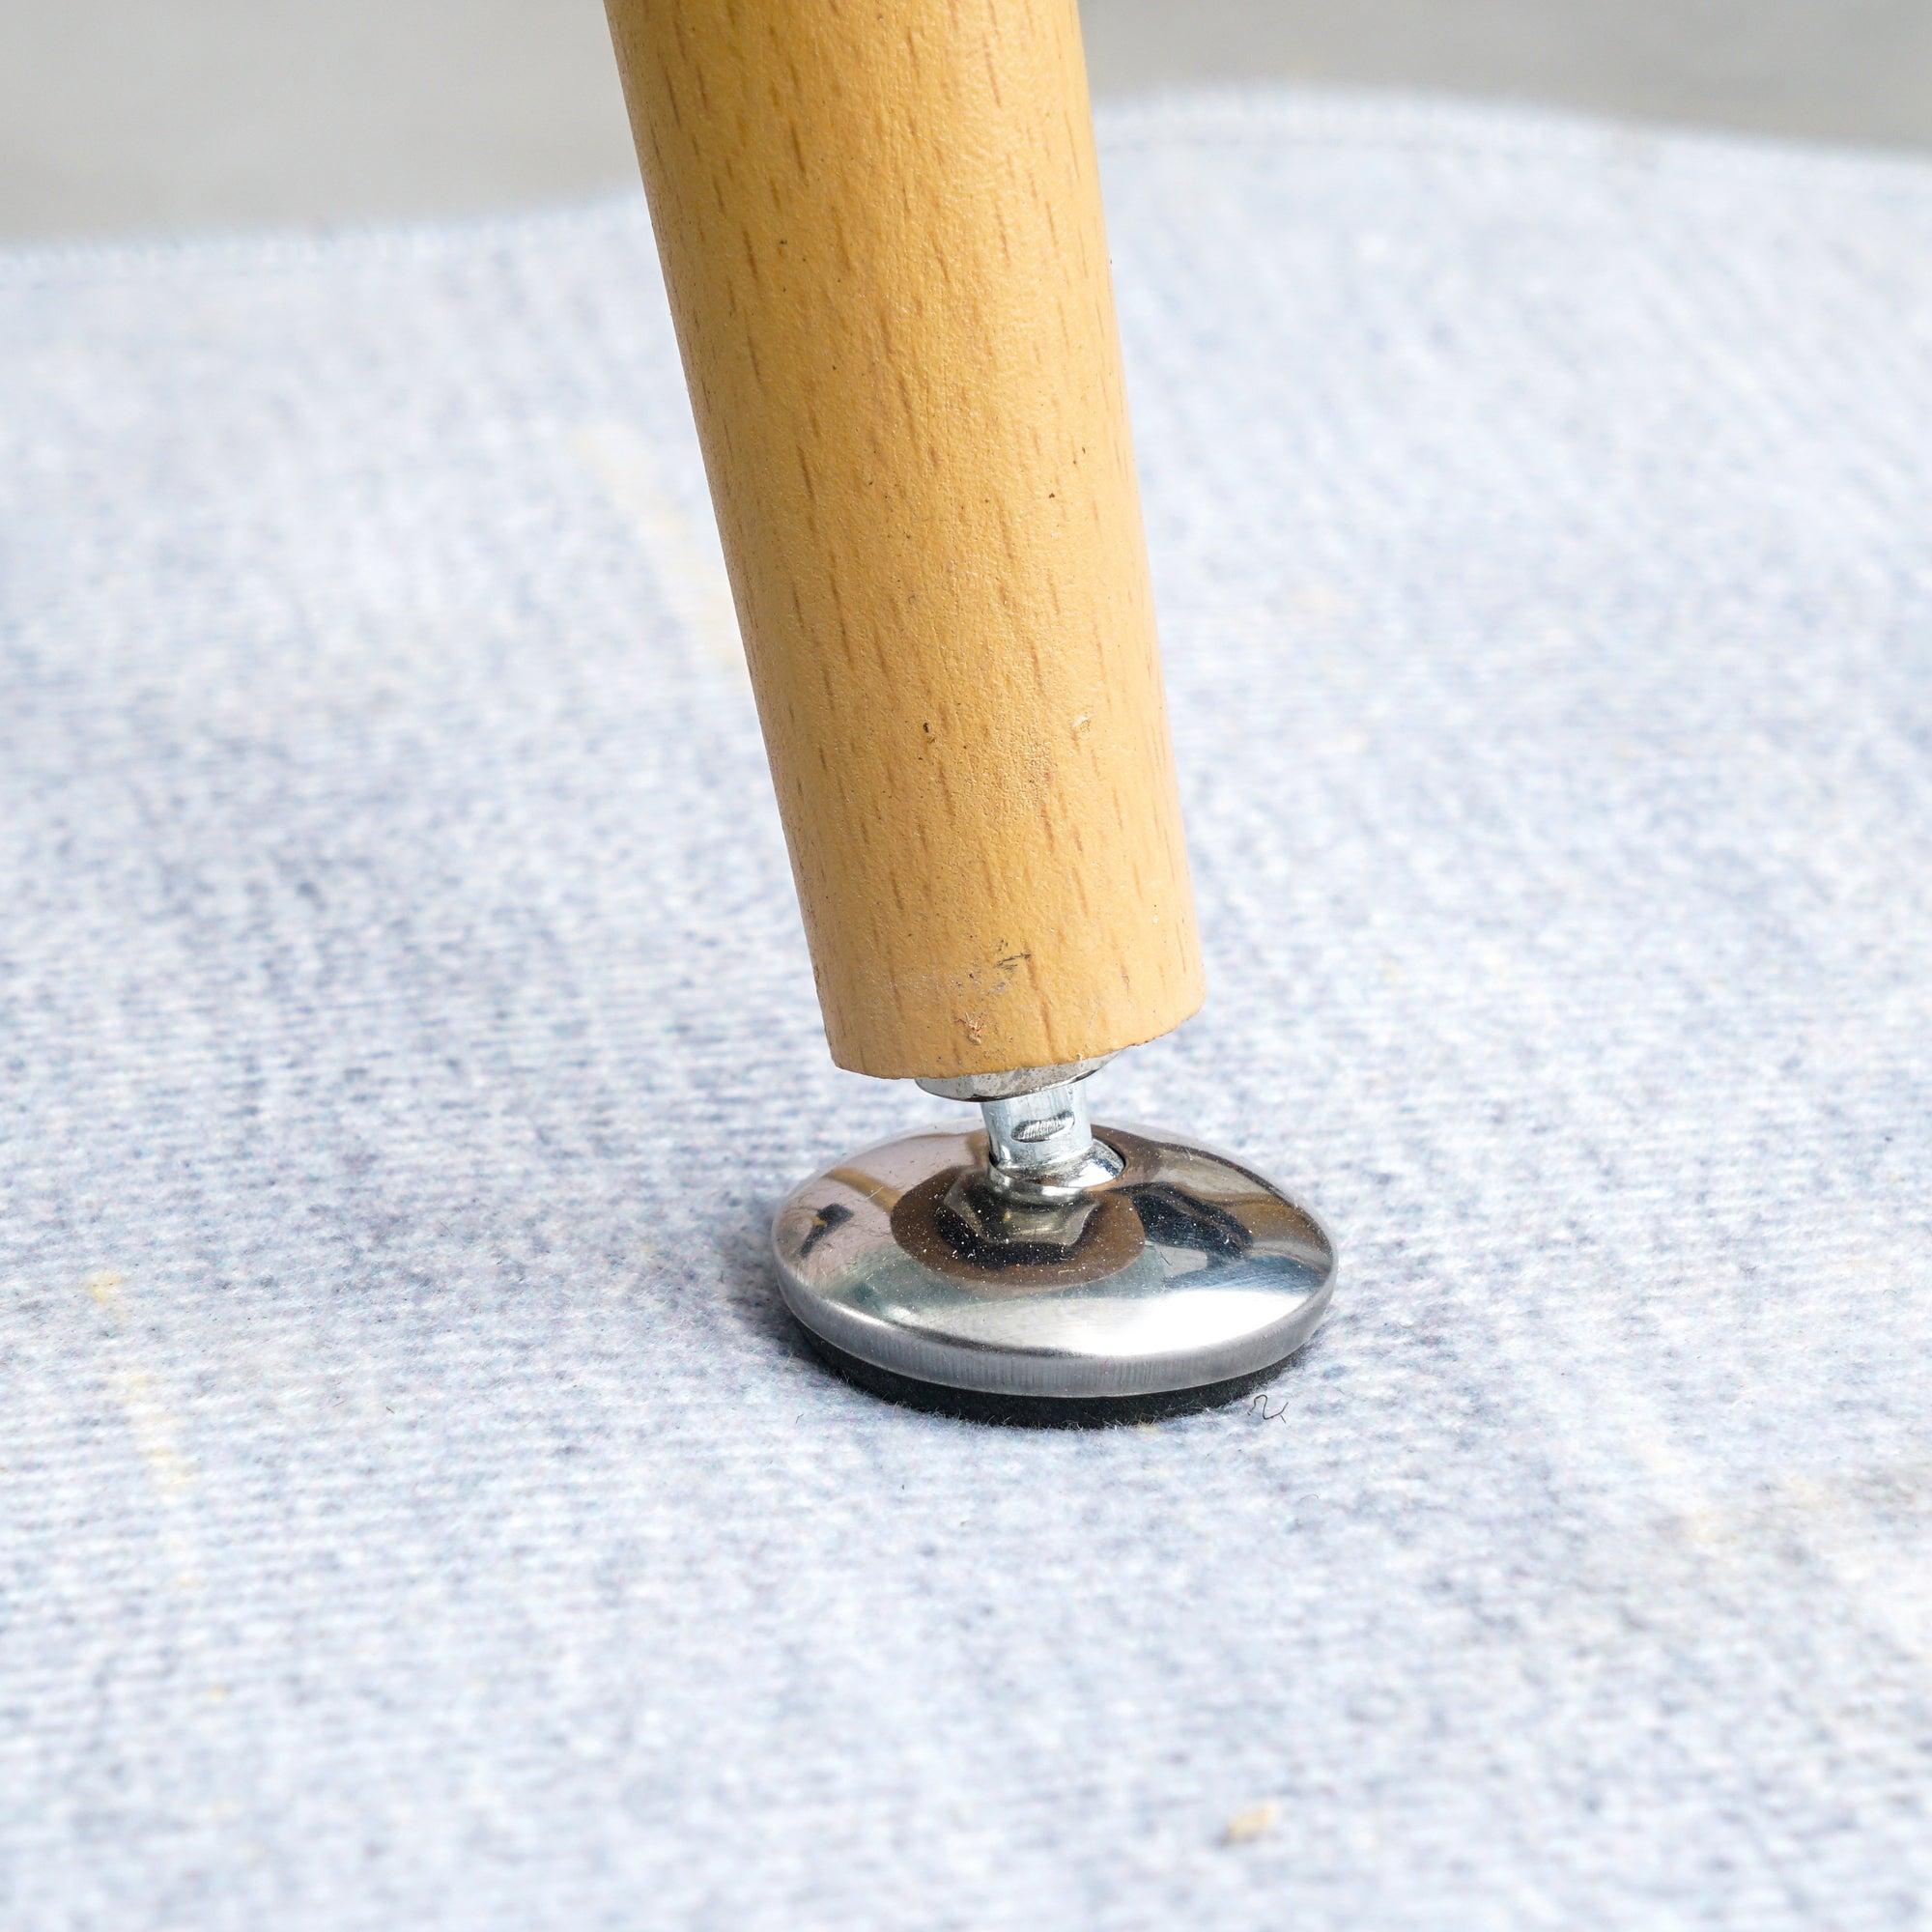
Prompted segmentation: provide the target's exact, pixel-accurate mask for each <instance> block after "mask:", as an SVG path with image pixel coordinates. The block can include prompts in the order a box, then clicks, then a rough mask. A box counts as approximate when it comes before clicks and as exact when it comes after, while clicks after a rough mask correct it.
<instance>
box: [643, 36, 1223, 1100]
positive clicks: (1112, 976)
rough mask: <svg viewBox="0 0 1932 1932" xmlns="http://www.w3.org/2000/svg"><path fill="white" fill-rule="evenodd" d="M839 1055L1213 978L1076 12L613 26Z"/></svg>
mask: <svg viewBox="0 0 1932 1932" xmlns="http://www.w3.org/2000/svg"><path fill="white" fill-rule="evenodd" d="M609 8H610V14H611V31H612V36H613V39H614V40H615V43H616V48H617V58H618V64H619V67H620V69H621V71H622V73H623V78H624V90H625V96H626V99H627V100H628V102H629V105H630V112H631V121H632V126H633V128H634V130H635V132H636V135H637V144H638V153H639V160H640V162H641V164H642V168H643V175H644V182H645V186H646V189H647V191H648V194H649V198H650V204H651V213H652V218H653V222H654V224H655V227H656V230H657V237H658V247H659V252H660V254H661V256H662V258H663V262H664V270H665V279H666V282H667V285H668V289H669V292H670V300H671V306H672V309H673V312H674V314H675V317H676V323H677V331H678V340H679V344H680V346H681V349H682V352H683V356H684V365H685V374H686V377H687V379H688V381H689V383H690V386H691V394H692V401H693V406H694V409H695V410H696V417H697V427H698V433H699V437H700V440H701V441H702V444H703V448H704V457H705V464H706V468H707V470H708V472H709V476H710V481H711V490H712V497H713V500H714V502H715V504H716V506H717V512H718V520H719V525H720V528H721V530H722V533H723V537H724V544H725V557H726V560H727V562H728V564H729V566H730V573H731V583H732V590H733V593H734V595H735V598H736V601H737V607H738V618H739V624H740V627H741V629H742V630H743V633H744V638H745V647H746V652H747V656H748V658H749V661H750V665H751V670H752V679H753V687H754V689H755V691H756V694H757V702H758V710H759V715H760V718H761V721H762V723H763V726H764V733H765V743H766V747H767V750H768V751H769V753H770V756H771V764H772V774H773V778H774V781H775V782H776V784H777V788H778V797H779V805H780V809H781V812H782V815H783V819H784V826H785V835H786V838H787V840H788V842H789V845H790V849H791V858H792V867H793V871H794V874H795V876H796V878H797V882H798V893H799V899H800V902H801V904H802V906H803V909H804V913H805V923H806V930H807V933H808V936H809V938H810V944H811V952H812V961H813V965H814V968H815V971H816V975H817V980H818V993H819V1001H820V1004H821V1006H822V1007H823V1009H824V1013H825V1027H826V1034H827V1036H828V1037H829V1039H830V1041H831V1046H832V1052H833V1057H834V1058H835V1059H836V1060H837V1061H838V1063H839V1065H843V1066H849V1067H853V1068H855V1069H857V1070H858V1071H860V1072H865V1073H875V1074H887V1075H906V1074H925V1075H957V1074H965V1073H985V1072H994V1071H1003V1070H1005V1069H1008V1068H1011V1067H1019V1066H1034V1065H1050V1064H1052V1063H1055V1062H1060V1061H1070V1060H1076V1059H1081V1058H1085V1057H1086V1056H1089V1055H1094V1054H1100V1053H1105V1052H1109V1051H1111V1050H1113V1049H1114V1048H1117V1047H1122V1046H1127V1045H1131V1044H1133V1043H1134V1042H1136V1041H1139V1040H1143V1039H1148V1038H1151V1037H1152V1036H1154V1035H1156V1034H1160V1033H1165V1032H1166V1031H1167V1030H1168V1029H1170V1028H1171V1027H1174V1026H1176V1025H1178V1024H1179V1022H1180V1021H1181V1020H1183V1019H1185V1018H1186V1017H1187V1015H1188V1014H1189V1013H1191V1012H1192V1011H1193V1010H1194V1009H1196V1008H1197V1007H1198V1006H1199V1005H1200V1002H1201V990H1202V988H1201V964H1200V954H1199V948H1198V944H1197V941H1196V937H1195V930H1194V918H1193V909H1192V904H1191V900H1190V896H1189V892H1188V884H1187V870H1186V857H1185V853H1184V851H1183V848H1182V842H1181V832H1180V813H1179V801H1178V799H1177V796H1176V791H1175V783H1174V772H1173V762H1172V757H1171V754H1170V752H1169V749H1168V734H1167V723H1166V716H1165V711H1164V707H1163V702H1162V696H1161V688H1160V669H1159V664H1158V657H1157V651H1156V646H1155V639H1154V629H1153V618H1152V606H1151V598H1150V594H1149V584H1148V568H1147V554H1146V546H1145V542H1144V539H1143V536H1142V531H1141V516H1140V504H1139V498H1138V496H1137V493H1136V486H1135V481H1134V469H1133V458H1132V452H1131V449H1130V447H1129V443H1128V436H1127V421H1126V408H1125V402H1124V397H1123V393H1122V381H1121V360H1120V349H1119V342H1118V336H1117V329H1116V325H1115V318H1114V305H1113V292H1112V287H1111V282H1110V278H1109V272H1108V267H1107V253H1106V241H1105V236H1104V233H1103V230H1102V225H1101V217H1100V199H1099V185H1098V180H1097V176H1096V172H1095V166H1094V143H1093V128H1092V121H1091V117H1090V113H1089V108H1088V102H1087V83H1086V74H1085V71H1084V68H1083V65H1082V60H1081V53H1080V38H1079V27H1078V21H1077V19H1076V16H1075V12H1074V5H1073V0H609Z"/></svg>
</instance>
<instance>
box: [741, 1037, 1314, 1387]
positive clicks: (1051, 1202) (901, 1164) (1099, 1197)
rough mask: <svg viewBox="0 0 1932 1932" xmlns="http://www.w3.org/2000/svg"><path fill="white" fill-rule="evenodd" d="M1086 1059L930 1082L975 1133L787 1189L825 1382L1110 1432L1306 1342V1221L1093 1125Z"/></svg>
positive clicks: (1148, 1134) (802, 1292)
mask: <svg viewBox="0 0 1932 1932" xmlns="http://www.w3.org/2000/svg"><path fill="white" fill-rule="evenodd" d="M1098 1064H1101V1063H1088V1064H1085V1065H1082V1066H1080V1067H1079V1068H1078V1069H1075V1068H1069V1067H1054V1068H1046V1069H1036V1071H1037V1072H1042V1073H1044V1074H1046V1075H1047V1076H1048V1078H1047V1079H1046V1080H1045V1081H1044V1082H1043V1083H1042V1082H1037V1081H1035V1080H1033V1079H1030V1078H1029V1076H1028V1075H1027V1074H1026V1073H1020V1074H1013V1075H996V1076H991V1077H990V1078H988V1079H985V1080H982V1081H978V1082H974V1081H962V1082H957V1083H946V1086H947V1088H948V1089H949V1090H950V1091H952V1092H953V1093H955V1094H958V1097H961V1098H978V1099H979V1103H980V1115H981V1124H980V1128H978V1129H977V1130H975V1129H968V1128H936V1129H933V1130H931V1131H929V1132H924V1133H915V1134H909V1135H906V1136H904V1137H903V1138H900V1139H897V1140H891V1141H886V1142H883V1143H882V1144H881V1145H879V1146H878V1147H875V1148H870V1149H868V1150H867V1151H866V1152H864V1153H860V1154H855V1155H853V1156H851V1157H850V1158H849V1159H846V1160H843V1161H840V1162H838V1164H837V1165H836V1166H834V1167H830V1168H827V1169H826V1170H825V1172H824V1173H822V1174H819V1175H817V1176H815V1177H814V1178H813V1179H810V1180H809V1181H807V1182H806V1183H805V1184H804V1186H802V1187H800V1188H798V1189H796V1190H795V1191H794V1192H793V1193H792V1195H791V1196H790V1197H789V1199H787V1200H786V1202H785V1204H784V1206H783V1207H782V1208H781V1209H780V1210H779V1214H778V1218H777V1221H776V1222H775V1224H774V1227H773V1231H772V1239H773V1246H774V1248H775V1250H776V1253H777V1257H778V1264H779V1274H780V1278H781V1282H782V1285H783V1290H784V1297H785V1301H786V1303H787V1305H788V1306H789V1307H790V1309H791V1311H792V1313H793V1314H794V1315H795V1316H796V1317H797V1318H798V1320H799V1321H801V1322H802V1323H803V1324H804V1326H805V1328H806V1330H807V1332H808V1334H809V1335H810V1338H811V1340H812V1342H813V1343H814V1345H815V1346H816V1347H817V1348H818V1349H819V1350H820V1351H821V1352H823V1353H824V1354H826V1355H827V1356H828V1357H829V1359H830V1360H831V1361H832V1362H833V1364H834V1365H835V1366H836V1367H838V1368H839V1369H840V1370H842V1371H843V1372H844V1373H845V1374H847V1375H848V1376H850V1377H852V1378H853V1379H855V1380H857V1381H859V1382H862V1383H863V1384H865V1385H866V1386H867V1387H870V1388H873V1389H875V1390H877V1391H879V1392H881V1393H883V1394H887V1395H892V1396H896V1397H899V1398H901V1399H904V1400H910V1401H915V1402H920V1403H922V1404H924V1405H926V1406H937V1407H942V1408H949V1409H953V1410H957V1411H961V1412H965V1413H969V1414H976V1415H984V1416H989V1417H992V1418H994V1419H1011V1420H1017V1421H1031V1422H1089V1421H1106V1420H1112V1419H1125V1418H1127V1417H1129V1416H1133V1415H1138V1414H1150V1413H1159V1412H1171V1411H1173V1410H1176V1409H1183V1408H1189V1407H1200V1406H1208V1405H1209V1404H1212V1403H1214V1402H1218V1401H1226V1400H1228V1399H1230V1398H1232V1397H1234V1396H1236V1395H1238V1394H1241V1393H1243V1392H1244V1391H1246V1390H1247V1389H1249V1388H1251V1387H1253V1386H1255V1385H1256V1384H1257V1383H1259V1382H1260V1381H1262V1380H1264V1379H1265V1378H1267V1377H1268V1376H1270V1375H1272V1374H1273V1373H1274V1371H1275V1370H1276V1369H1278V1368H1280V1367H1281V1365H1282V1364H1283V1363H1284V1362H1286V1361H1287V1360H1288V1358H1289V1357H1290V1356H1292V1355H1293V1353H1294V1352H1295V1350H1298V1349H1299V1348H1300V1347H1301V1346H1302V1345H1303V1343H1305V1342H1306V1341H1307V1340H1308V1339H1309V1337H1310V1336H1311V1335H1312V1334H1313V1333H1314V1332H1315V1329H1316V1327H1317V1326H1318V1325H1319V1324H1320V1322H1321V1317H1322V1315H1323V1314H1324V1313H1325V1311H1326V1309H1327V1306H1328V1301H1329V1297H1330V1295H1331V1293H1333V1290H1334V1283H1335V1249H1334V1245H1333V1243H1332V1242H1331V1241H1330V1240H1329V1238H1328V1236H1327V1235H1326V1234H1325V1233H1324V1231H1323V1230H1322V1228H1321V1223H1320V1222H1318V1221H1317V1220H1316V1219H1315V1217H1314V1216H1313V1215H1312V1214H1311V1213H1309V1212H1308V1210H1307V1209H1306V1208H1299V1207H1297V1206H1296V1205H1295V1204H1294V1203H1293V1202H1292V1201H1290V1200H1289V1199H1288V1198H1287V1197H1286V1196H1285V1195H1283V1194H1282V1193H1281V1192H1280V1190H1279V1189H1277V1188H1276V1187H1274V1186H1273V1185H1272V1184H1271V1183H1270V1182H1268V1181H1266V1180H1264V1179H1263V1178H1262V1177H1261V1176H1260V1175H1258V1174H1256V1173H1255V1172H1254V1171H1253V1170H1252V1169H1250V1168H1247V1167H1245V1166H1243V1165H1242V1164H1241V1163H1240V1162H1238V1161H1236V1160H1233V1159H1230V1158H1229V1157H1228V1156H1227V1155H1225V1154H1219V1153H1214V1152H1212V1151H1209V1150H1208V1149H1206V1148H1203V1147H1199V1146H1196V1145H1195V1144H1194V1143H1192V1142H1189V1141H1183V1140H1179V1139H1177V1138H1175V1137H1174V1136H1173V1135H1171V1134H1166V1133H1161V1132H1157V1131H1153V1130H1151V1129H1147V1128H1139V1127H1117V1126H1111V1125H1101V1126H1098V1127H1094V1126H1093V1125H1091V1124H1090V1122H1089V1119H1088V1111H1087V1102H1086V1095H1085V1090H1084V1088H1083V1086H1082V1084H1081V1082H1082V1079H1083V1078H1084V1076H1085V1074H1086V1073H1087V1072H1090V1071H1091V1070H1092V1068H1093V1066H1094V1065H1098ZM1069 1075H1071V1076H1072V1077H1068V1076H1069ZM1052 1076H1058V1077H1057V1078H1056V1077H1052ZM926 1084H928V1083H922V1085H926ZM930 1084H932V1085H939V1084H940V1083H930ZM961 1089H966V1090H970V1091H968V1092H964V1093H961V1092H960V1091H959V1090H961ZM989 1090H991V1091H989Z"/></svg>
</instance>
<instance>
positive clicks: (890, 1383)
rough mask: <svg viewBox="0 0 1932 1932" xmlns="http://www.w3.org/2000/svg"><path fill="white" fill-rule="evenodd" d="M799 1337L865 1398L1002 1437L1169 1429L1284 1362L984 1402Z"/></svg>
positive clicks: (1255, 1384) (1246, 1389)
mask: <svg viewBox="0 0 1932 1932" xmlns="http://www.w3.org/2000/svg"><path fill="white" fill-rule="evenodd" d="M804 1334H805V1339H806V1340H807V1341H808V1342H809V1343H810V1345H811V1350H812V1352H813V1354H815V1355H816V1356H817V1357H818V1358H819V1360H820V1361H822V1362H823V1363H824V1364H825V1365H826V1367H827V1368H829V1369H832V1370H833V1371H835V1372H836V1373H837V1374H838V1375H840V1376H842V1377H844V1378H845V1379H846V1380H847V1381H848V1382H850V1383H852V1384H853V1386H854V1387H856V1388H862V1389H864V1390H865V1391H866V1392H867V1395H876V1396H882V1397H883V1398H884V1399H885V1400H886V1401H887V1402H893V1403H897V1404H898V1405H899V1406H901V1407H903V1408H917V1409H921V1410H923V1412H924V1413H926V1414H928V1415H950V1416H953V1417H955V1418H956V1419H957V1420H959V1421H961V1422H985V1423H991V1424H993V1425H995V1426H996V1427H999V1428H1005V1429H1118V1428H1122V1427H1123V1426H1125V1425H1127V1424H1129V1423H1136V1422H1168V1421H1172V1420H1173V1419H1174V1418H1175V1417H1176V1416H1179V1415H1198V1414H1200V1413H1201V1411H1202V1410H1204V1409H1209V1408H1223V1407H1226V1406H1227V1405H1228V1404H1230V1403H1236V1402H1239V1401H1241V1400H1242V1399H1243V1398H1244V1397H1247V1396H1251V1395H1253V1394H1254V1393H1255V1392H1256V1390H1258V1389H1264V1388H1266V1387H1267V1385H1268V1384H1269V1383H1270V1382H1271V1381H1273V1380H1274V1378H1276V1377H1277V1376H1278V1375H1280V1374H1281V1372H1282V1371H1283V1370H1284V1369H1285V1368H1287V1367H1288V1362H1287V1361H1280V1362H1276V1363H1275V1364H1274V1365H1273V1366H1272V1367H1271V1368H1265V1369H1257V1370H1255V1372H1254V1373H1253V1374H1252V1375H1246V1376H1235V1377H1233V1378H1231V1379H1229V1380H1228V1381H1225V1382H1209V1383H1208V1385H1207V1386H1206V1387H1205V1388H1191V1389H1168V1390H1165V1391H1163V1392H1162V1393H1160V1394H1157V1395H1090V1396H1050V1395H988V1394H985V1393H983V1392H982V1391H980V1390H978V1389H961V1388H948V1387H947V1386H946V1385H945V1383H943V1382H919V1381H914V1380H913V1378H911V1377H910V1376H895V1375H894V1374H893V1372H892V1371H891V1370H890V1369H881V1368H875V1367H874V1366H873V1365H872V1364H871V1363H870V1362H862V1361H861V1360H860V1359H859V1358H858V1356H857V1355H848V1354H845V1353H844V1352H842V1351H841V1350H838V1349H835V1348H834V1347H833V1346H832V1344H831V1343H830V1342H827V1341H824V1340H822V1339H821V1338H820V1337H818V1336H816V1335H814V1334H813V1333H812V1332H811V1330H810V1329H809V1328H807V1329H805V1330H804ZM1290 1359H1291V1360H1292V1359H1293V1358H1292V1357H1291V1358H1290Z"/></svg>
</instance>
